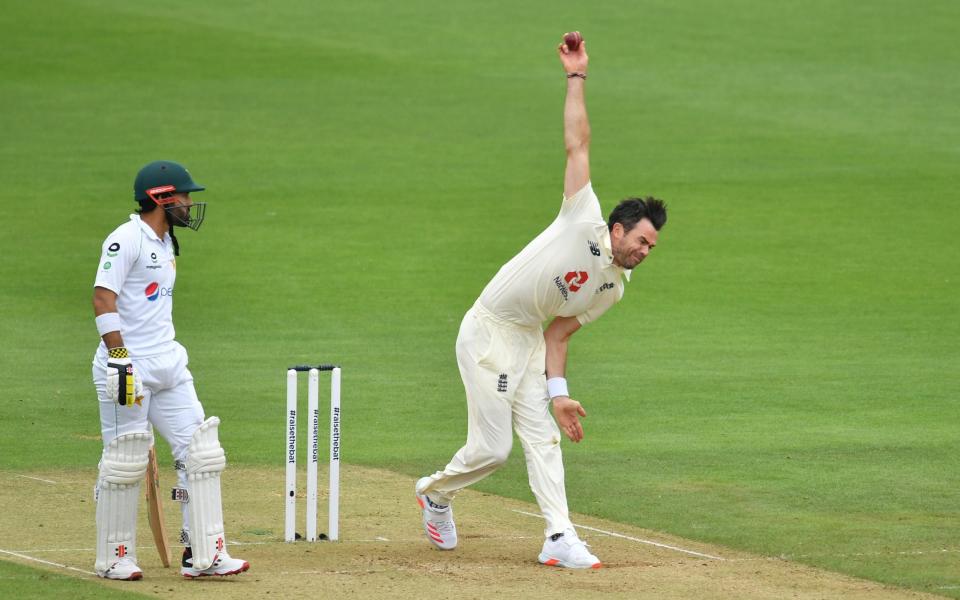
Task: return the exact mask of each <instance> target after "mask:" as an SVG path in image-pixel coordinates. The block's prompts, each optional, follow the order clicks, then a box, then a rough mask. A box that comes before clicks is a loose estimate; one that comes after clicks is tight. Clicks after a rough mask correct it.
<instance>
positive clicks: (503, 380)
mask: <svg viewBox="0 0 960 600" xmlns="http://www.w3.org/2000/svg"><path fill="white" fill-rule="evenodd" d="M497 391H498V392H505V391H507V374H506V373H500V379H498V380H497Z"/></svg>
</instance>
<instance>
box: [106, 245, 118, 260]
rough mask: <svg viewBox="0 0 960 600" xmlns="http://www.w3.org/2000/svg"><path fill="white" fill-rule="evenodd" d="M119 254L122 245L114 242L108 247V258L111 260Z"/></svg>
mask: <svg viewBox="0 0 960 600" xmlns="http://www.w3.org/2000/svg"><path fill="white" fill-rule="evenodd" d="M118 252H120V244H118V243H117V242H114V243H112V244H110V245H109V246H107V256H109V257H110V258H113V257H114V256H116V255H117V253H118Z"/></svg>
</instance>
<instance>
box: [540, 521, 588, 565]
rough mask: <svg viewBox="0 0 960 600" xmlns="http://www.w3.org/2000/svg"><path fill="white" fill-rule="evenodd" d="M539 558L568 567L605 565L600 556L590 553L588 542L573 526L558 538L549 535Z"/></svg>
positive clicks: (542, 560) (546, 563) (548, 563)
mask: <svg viewBox="0 0 960 600" xmlns="http://www.w3.org/2000/svg"><path fill="white" fill-rule="evenodd" d="M538 560H539V561H540V562H541V563H543V564H545V565H550V566H551V567H566V568H568V569H599V568H600V567H602V566H603V565H602V564H601V563H600V559H599V558H597V557H596V556H594V555H592V554H590V551H589V550H587V544H586V543H585V542H584V541H583V540H581V539H580V538H579V537H578V536H577V532H576V531H574V530H573V529H572V528H571V529H567V530H566V531H564V532H563V533H562V534H560V536H559V537H558V538H557V539H556V540H554V539H553V536H551V537H548V538H547V539H546V540H545V541H544V542H543V551H542V552H540V556H539V558H538Z"/></svg>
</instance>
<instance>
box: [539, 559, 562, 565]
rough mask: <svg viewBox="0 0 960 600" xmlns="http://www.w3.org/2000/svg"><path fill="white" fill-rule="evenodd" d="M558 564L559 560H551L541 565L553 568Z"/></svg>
mask: <svg viewBox="0 0 960 600" xmlns="http://www.w3.org/2000/svg"><path fill="white" fill-rule="evenodd" d="M559 562H560V561H559V560H557V559H555V558H551V559H550V560H548V561H547V562H545V563H543V564H545V565H550V566H551V567H553V566H555V565H556V564H557V563H559Z"/></svg>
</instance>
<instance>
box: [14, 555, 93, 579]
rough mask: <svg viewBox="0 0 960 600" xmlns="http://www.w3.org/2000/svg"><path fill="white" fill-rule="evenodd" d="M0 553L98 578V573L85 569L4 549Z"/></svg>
mask: <svg viewBox="0 0 960 600" xmlns="http://www.w3.org/2000/svg"><path fill="white" fill-rule="evenodd" d="M0 552H2V553H4V554H9V555H10V556H16V557H17V558H22V559H24V560H32V561H35V562H38V563H43V564H45V565H50V566H52V567H60V568H61V569H68V570H70V571H76V572H77V573H83V574H84V575H94V576H96V573H92V572H90V571H84V570H83V569H78V568H76V567H70V566H67V565H62V564H60V563H55V562H52V561H49V560H43V559H42V558H34V557H33V556H27V555H26V554H19V553H17V552H10V551H9V550H4V549H2V548H0Z"/></svg>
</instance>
